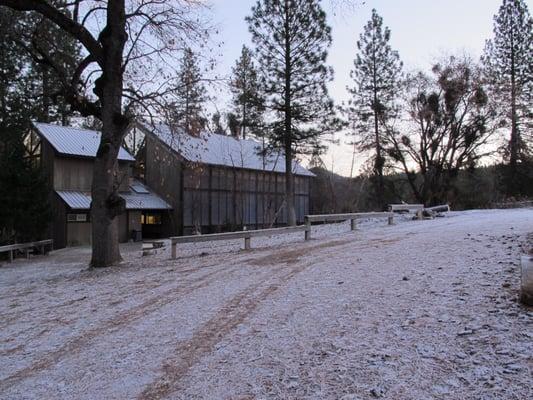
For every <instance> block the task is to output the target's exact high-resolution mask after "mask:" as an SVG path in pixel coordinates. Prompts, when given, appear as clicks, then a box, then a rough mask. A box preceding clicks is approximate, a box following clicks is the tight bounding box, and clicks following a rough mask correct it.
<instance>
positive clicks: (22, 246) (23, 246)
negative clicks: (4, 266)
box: [0, 239, 54, 262]
mask: <svg viewBox="0 0 533 400" xmlns="http://www.w3.org/2000/svg"><path fill="white" fill-rule="evenodd" d="M47 246H50V249H52V248H53V246H54V241H53V240H52V239H47V240H41V241H38V242H30V243H16V244H9V245H7V246H0V253H5V252H9V262H13V259H14V252H15V251H18V250H24V253H25V255H26V258H30V250H31V249H33V248H39V249H40V250H41V253H42V254H46V253H45V252H46V248H47Z"/></svg>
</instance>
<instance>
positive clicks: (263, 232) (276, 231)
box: [170, 212, 394, 259]
mask: <svg viewBox="0 0 533 400" xmlns="http://www.w3.org/2000/svg"><path fill="white" fill-rule="evenodd" d="M382 217H386V218H387V219H388V223H389V225H392V224H393V221H394V214H393V213H392V212H369V213H352V214H326V215H307V216H306V217H305V225H299V226H287V227H284V228H272V229H257V230H250V231H238V232H224V233H209V234H206V235H190V236H175V237H171V238H170V246H171V257H172V259H175V258H176V254H177V250H176V246H177V245H178V244H182V243H201V242H211V241H215V240H235V239H244V249H245V250H249V249H250V248H251V242H252V238H254V237H261V236H275V235H285V234H288V233H296V232H304V237H305V240H309V239H311V223H312V222H340V221H347V220H350V221H351V224H350V227H351V230H355V229H356V221H357V220H358V219H365V218H382Z"/></svg>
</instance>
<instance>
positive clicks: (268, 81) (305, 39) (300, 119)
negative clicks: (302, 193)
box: [246, 0, 336, 225]
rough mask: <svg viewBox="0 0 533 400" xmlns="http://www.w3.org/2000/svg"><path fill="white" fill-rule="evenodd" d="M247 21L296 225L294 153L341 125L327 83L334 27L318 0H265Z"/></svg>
mask: <svg viewBox="0 0 533 400" xmlns="http://www.w3.org/2000/svg"><path fill="white" fill-rule="evenodd" d="M246 20H247V22H248V25H249V29H250V32H251V34H252V40H253V42H254V44H255V46H256V53H257V58H258V61H259V64H260V65H259V67H260V73H261V76H262V80H263V85H264V87H265V94H266V96H267V106H268V108H269V109H270V110H272V113H273V115H272V121H273V122H272V124H271V126H270V129H269V132H270V133H269V135H270V137H269V139H270V141H271V143H272V145H273V146H276V147H280V148H282V149H283V151H284V154H285V171H286V172H285V174H286V179H285V200H286V204H287V211H288V213H287V214H288V223H289V225H295V224H296V212H295V206H294V176H293V173H292V168H293V160H294V157H295V155H297V154H298V153H303V152H311V151H314V150H316V149H317V148H320V147H321V144H320V137H321V136H322V135H324V134H326V133H330V132H332V131H333V130H334V129H336V123H335V122H336V120H335V115H334V107H333V102H332V100H331V99H330V97H329V95H328V91H327V87H326V85H327V83H328V82H329V81H331V80H332V77H333V71H332V69H331V68H330V67H328V66H327V65H326V58H327V54H328V48H329V47H330V45H331V41H332V39H331V29H330V27H329V26H328V25H327V23H326V14H325V12H324V10H323V9H322V7H321V5H320V1H319V0H260V1H258V2H257V3H256V5H255V6H254V7H252V15H251V16H249V17H247V19H246Z"/></svg>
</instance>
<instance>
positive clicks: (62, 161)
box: [26, 123, 171, 248]
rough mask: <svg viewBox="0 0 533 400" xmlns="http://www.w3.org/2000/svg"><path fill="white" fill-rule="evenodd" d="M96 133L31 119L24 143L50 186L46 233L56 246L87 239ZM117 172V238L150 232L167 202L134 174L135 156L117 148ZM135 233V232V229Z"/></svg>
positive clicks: (97, 135) (126, 237)
mask: <svg viewBox="0 0 533 400" xmlns="http://www.w3.org/2000/svg"><path fill="white" fill-rule="evenodd" d="M99 144H100V133H99V132H96V131H91V130H84V129H76V128H71V127H64V126H58V125H51V124H43V123H33V130H32V132H30V134H29V135H28V136H27V138H26V147H27V149H28V152H29V153H30V154H31V156H32V157H34V158H36V159H37V160H38V162H39V163H40V165H41V168H43V170H44V172H45V174H46V177H47V179H48V182H49V185H50V204H51V208H52V216H53V217H52V221H50V225H49V237H50V238H52V239H53V240H54V247H55V248H62V247H66V246H76V245H88V244H90V242H91V217H90V212H89V210H90V207H91V184H92V176H93V163H94V161H93V160H94V157H95V156H96V151H97V149H98V146H99ZM118 160H119V161H118V163H119V169H120V173H119V176H118V177H117V180H118V181H117V183H118V184H119V193H120V196H121V197H123V198H124V200H125V201H126V212H125V213H124V214H122V215H120V216H119V239H120V241H121V242H126V241H128V240H130V239H131V238H133V236H137V237H140V232H142V233H143V234H146V235H149V234H150V233H151V229H153V228H152V226H151V224H150V223H152V222H154V220H153V215H158V214H159V213H164V212H168V211H169V210H170V209H171V206H170V205H169V204H167V203H166V202H165V201H163V200H162V199H161V198H160V197H159V196H157V195H156V194H154V193H153V192H152V191H150V190H149V189H148V188H147V187H146V186H145V185H143V184H142V182H139V181H137V180H135V179H134V178H133V175H132V171H133V165H134V162H135V159H134V158H133V157H132V156H131V155H130V154H129V153H128V152H127V151H126V150H125V149H123V148H122V149H120V152H119V156H118ZM137 232H139V233H137Z"/></svg>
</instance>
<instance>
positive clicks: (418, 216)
mask: <svg viewBox="0 0 533 400" xmlns="http://www.w3.org/2000/svg"><path fill="white" fill-rule="evenodd" d="M416 219H422V210H418V211H417V212H416Z"/></svg>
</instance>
